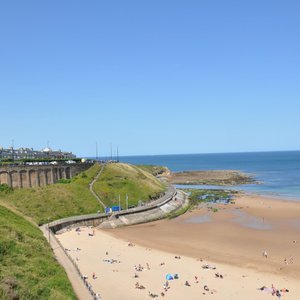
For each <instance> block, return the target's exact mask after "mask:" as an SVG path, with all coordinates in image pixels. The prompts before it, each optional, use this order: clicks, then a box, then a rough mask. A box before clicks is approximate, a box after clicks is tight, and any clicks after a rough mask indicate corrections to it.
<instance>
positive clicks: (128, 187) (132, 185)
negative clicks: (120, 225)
mask: <svg viewBox="0 0 300 300" xmlns="http://www.w3.org/2000/svg"><path fill="white" fill-rule="evenodd" d="M99 179H100V180H98V181H97V182H96V183H95V185H94V190H95V191H96V193H97V194H98V195H99V196H100V198H101V200H102V201H103V202H104V203H105V204H106V205H107V206H111V205H118V203H119V200H118V198H119V195H120V196H121V206H122V207H123V208H125V207H126V200H125V198H126V194H127V195H128V202H129V205H136V204H137V203H138V201H139V200H142V201H147V200H149V199H151V198H153V197H157V196H158V195H159V194H161V193H162V192H163V191H165V189H166V187H165V186H164V185H163V184H162V183H161V182H160V181H159V180H158V179H157V178H155V177H154V176H153V175H152V174H150V173H149V172H147V171H144V170H142V169H140V168H138V167H136V166H133V165H129V164H124V163H115V164H108V165H106V166H105V168H104V170H103V173H102V174H101V176H100V178H99Z"/></svg>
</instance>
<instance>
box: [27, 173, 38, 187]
mask: <svg viewBox="0 0 300 300" xmlns="http://www.w3.org/2000/svg"><path fill="white" fill-rule="evenodd" d="M29 180H30V184H31V186H38V184H37V171H36V170H34V169H33V170H30V171H29Z"/></svg>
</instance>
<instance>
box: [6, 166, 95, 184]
mask: <svg viewBox="0 0 300 300" xmlns="http://www.w3.org/2000/svg"><path fill="white" fill-rule="evenodd" d="M91 165H92V164H91V163H76V164H71V165H70V164H66V163H61V164H57V165H33V166H28V165H8V166H0V184H8V185H9V186H11V187H13V188H30V187H37V186H45V185H48V184H54V183H56V182H58V181H59V180H60V179H70V178H72V177H73V176H76V175H77V174H79V173H80V172H83V171H85V170H87V169H88V168H89V167H91Z"/></svg>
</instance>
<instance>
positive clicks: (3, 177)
mask: <svg viewBox="0 0 300 300" xmlns="http://www.w3.org/2000/svg"><path fill="white" fill-rule="evenodd" d="M8 176H9V174H8V172H0V184H9V179H8Z"/></svg>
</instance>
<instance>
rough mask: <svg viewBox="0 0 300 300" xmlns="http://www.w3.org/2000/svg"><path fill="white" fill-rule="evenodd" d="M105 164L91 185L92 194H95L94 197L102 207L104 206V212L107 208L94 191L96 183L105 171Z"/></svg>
mask: <svg viewBox="0 0 300 300" xmlns="http://www.w3.org/2000/svg"><path fill="white" fill-rule="evenodd" d="M104 166H105V165H104V164H102V166H101V169H100V171H99V172H98V174H97V175H96V177H95V178H94V180H93V181H92V182H91V183H90V184H89V187H90V192H91V193H92V194H93V196H94V197H95V198H96V199H97V201H98V202H99V203H100V205H101V206H103V208H104V210H105V208H106V205H105V204H104V203H103V202H102V201H101V199H100V197H99V196H98V195H97V193H96V192H95V191H94V184H95V182H96V181H97V180H98V179H99V177H100V175H101V173H102V171H103V169H104Z"/></svg>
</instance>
